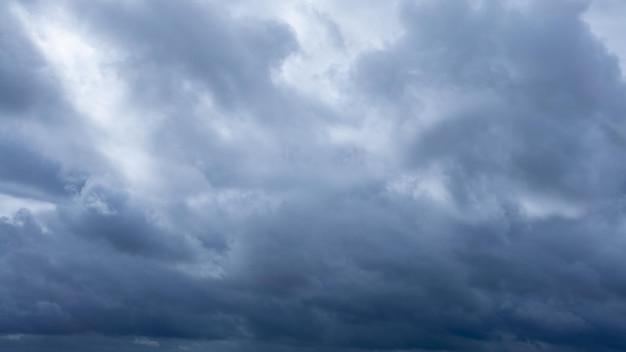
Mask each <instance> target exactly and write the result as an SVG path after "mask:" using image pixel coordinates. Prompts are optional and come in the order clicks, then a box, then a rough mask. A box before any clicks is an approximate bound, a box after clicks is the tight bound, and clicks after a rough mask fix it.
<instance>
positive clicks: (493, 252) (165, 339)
mask: <svg viewBox="0 0 626 352" xmlns="http://www.w3.org/2000/svg"><path fill="white" fill-rule="evenodd" d="M64 4H65V5H66V6H67V8H66V9H67V10H68V11H69V13H70V14H72V16H74V17H73V18H74V19H75V20H76V23H75V24H76V25H77V28H80V30H81V32H80V33H81V35H85V36H87V35H89V36H91V37H93V38H97V40H96V42H98V43H100V44H102V45H104V46H106V47H107V48H114V49H115V50H117V51H119V54H120V59H119V60H117V61H115V62H114V63H113V64H112V65H111V66H109V67H108V69H110V70H112V72H115V75H117V76H119V77H121V79H122V80H123V82H124V83H125V87H127V88H128V96H127V97H126V98H127V99H128V101H130V102H132V104H131V105H132V107H133V109H134V111H133V112H132V113H129V114H128V116H123V118H127V119H137V118H138V119H140V121H142V122H144V125H145V126H146V131H142V132H145V135H146V136H147V137H145V138H146V139H148V141H147V142H146V144H145V145H141V147H142V148H145V149H144V151H145V152H146V153H147V154H149V155H150V156H151V157H152V158H153V159H149V160H150V161H151V162H152V163H140V161H137V165H139V166H135V165H133V166H134V167H135V169H133V168H131V171H133V172H134V173H133V172H130V173H128V172H127V173H124V172H123V171H127V170H125V169H123V168H124V167H127V165H124V164H123V163H120V164H116V159H115V158H109V159H107V155H108V154H107V153H106V152H107V151H106V150H102V149H104V148H103V147H102V146H99V145H97V143H98V142H99V141H98V140H93V141H92V140H90V138H91V136H93V135H94V134H90V133H89V131H91V129H97V128H98V127H97V126H98V125H97V123H95V122H85V121H84V120H81V121H82V122H80V123H79V122H77V124H78V125H79V127H74V126H73V125H72V124H68V121H69V120H68V119H67V118H66V119H60V120H59V121H58V122H57V123H56V124H55V127H54V129H53V128H52V126H48V127H38V128H43V129H44V130H46V129H50V130H51V131H64V132H65V133H66V134H63V135H62V136H70V134H69V133H68V131H81V132H83V133H84V134H80V135H79V136H78V137H73V138H74V139H73V141H75V142H76V143H79V142H82V143H84V145H85V148H87V149H89V153H92V154H88V153H87V154H88V155H94V158H90V159H89V160H88V162H86V163H84V164H82V163H79V162H77V161H76V158H75V157H74V155H73V154H72V153H70V152H68V151H67V149H65V148H61V147H58V148H51V150H45V149H44V146H48V145H56V144H54V143H51V141H50V140H48V139H45V138H43V139H41V137H37V136H38V135H35V138H33V139H32V140H28V139H26V138H24V136H26V135H27V134H26V133H25V131H27V129H22V130H20V131H21V132H20V135H19V138H18V139H0V141H2V143H0V148H1V149H0V162H2V166H0V178H2V180H3V182H5V183H6V184H7V185H8V186H6V187H5V188H6V189H2V193H4V194H8V195H11V196H15V197H25V196H28V197H33V196H32V195H31V194H30V193H29V194H26V193H23V192H22V193H20V190H21V189H22V188H28V189H32V190H33V191H32V192H35V191H36V192H40V193H44V194H46V195H48V194H50V195H54V196H55V197H48V198H45V199H48V200H50V201H53V203H54V205H55V206H56V208H55V209H54V210H50V211H47V212H35V211H28V210H25V209H24V210H20V211H19V212H17V213H15V214H14V215H12V216H4V217H2V218H0V245H1V247H0V335H2V336H0V348H7V349H10V350H15V351H46V350H50V349H63V350H68V351H73V350H76V351H79V350H85V349H89V350H96V351H97V350H102V351H113V350H116V351H117V350H120V351H146V350H164V351H179V350H189V351H195V350H207V349H210V350H215V351H253V350H254V351H259V350H260V351H287V350H289V351H292V350H296V351H299V350H301V351H309V350H310V351H344V352H347V351H363V350H368V351H389V350H394V351H404V350H407V351H409V350H410V351H422V350H440V351H452V350H468V351H502V350H506V351H620V350H624V349H626V339H625V338H624V334H623V331H624V329H625V328H626V318H624V317H626V302H625V299H626V284H624V283H626V270H625V269H622V268H624V267H625V266H624V265H623V264H624V259H623V258H624V254H626V253H625V248H626V247H624V245H625V243H624V236H625V232H624V231H625V230H626V228H625V227H624V223H623V219H622V218H623V214H624V212H625V209H626V208H625V207H624V206H625V204H624V202H623V199H622V196H621V194H622V192H623V189H624V176H623V175H624V174H625V173H624V172H625V171H626V170H624V166H623V163H621V162H620V161H621V159H622V155H623V152H624V144H623V143H624V141H623V134H624V124H623V122H622V115H623V114H624V112H626V106H624V99H623V98H624V86H623V82H622V80H621V78H620V71H619V66H618V62H617V59H616V58H615V57H613V56H611V55H610V54H608V52H607V50H606V49H605V48H604V47H603V46H602V45H601V43H600V42H599V41H598V40H597V39H596V38H595V37H593V35H591V34H590V31H589V29H588V28H587V26H586V25H585V24H584V22H582V20H581V19H580V17H581V14H582V13H583V11H584V10H585V3H584V2H579V1H551V2H546V1H528V2H513V1H510V2H496V1H483V2H478V1H476V2H474V1H452V0H450V1H419V2H408V1H406V2H402V3H401V6H399V8H398V16H399V20H400V21H401V23H402V26H403V32H402V35H400V36H399V38H397V39H396V40H395V41H393V42H391V43H388V44H386V45H384V46H383V47H382V48H379V49H376V50H372V51H368V52H365V53H362V54H361V55H360V56H359V57H358V58H357V59H356V61H355V65H354V66H353V67H352V68H351V71H350V74H349V79H350V80H351V81H350V82H349V83H350V84H349V85H350V86H351V87H350V90H349V91H350V92H349V93H346V97H345V99H348V100H349V103H350V104H353V105H354V106H356V105H360V106H359V110H358V111H371V112H372V113H371V114H372V115H373V116H375V118H376V119H380V120H381V121H383V122H385V123H387V124H390V125H391V126H392V128H391V129H390V130H389V131H383V130H381V131H378V132H379V133H380V134H384V133H389V134H390V135H389V136H387V137H388V138H387V139H388V140H389V141H390V142H389V144H390V147H389V148H390V149H392V152H393V154H394V156H396V157H398V161H397V162H396V161H395V160H391V161H390V160H379V159H377V158H380V159H384V158H381V157H380V155H376V154H375V153H368V152H366V150H368V149H367V147H370V146H360V145H356V146H354V147H352V146H346V145H338V144H333V143H331V142H330V141H329V140H328V139H325V138H324V137H323V136H324V133H325V131H326V129H327V128H331V127H333V126H334V125H337V126H338V125H341V124H342V123H344V121H343V120H342V118H354V113H353V112H352V111H344V110H341V108H337V107H336V106H325V104H324V103H322V100H321V99H320V100H319V101H318V100H317V99H315V98H314V97H307V96H305V95H303V94H300V93H297V92H296V91H295V90H293V89H292V88H290V87H289V86H288V85H286V84H281V83H277V82H278V81H276V80H275V79H274V78H273V75H274V74H275V73H276V72H277V70H280V65H281V63H282V62H283V61H284V60H287V59H288V58H289V55H291V54H294V53H297V52H298V50H299V49H298V48H299V46H298V44H297V42H296V36H295V32H293V31H292V30H290V29H289V27H288V26H287V25H285V24H281V23H279V22H275V21H268V20H260V19H250V18H245V17H236V16H234V15H232V14H231V13H229V12H228V10H226V9H225V8H223V7H220V6H218V4H216V3H212V4H209V5H204V4H202V3H200V2H194V1H189V2H177V3H174V2H168V1H156V2H147V1H132V2H116V1H101V2H100V1H98V2H77V1H68V2H65V3H64ZM29 6H30V7H27V8H26V9H27V10H28V11H33V12H34V13H36V12H37V11H42V10H41V9H49V8H47V7H46V6H50V5H49V4H47V5H46V4H43V3H37V2H32V3H31V4H30V5H29ZM2 16H7V18H11V19H10V21H13V22H12V23H17V21H16V20H14V19H12V17H10V15H2ZM330 16H332V14H330ZM328 22H329V23H331V24H332V23H333V22H332V18H329V19H328ZM0 26H3V25H2V24H0ZM2 28H3V29H4V31H3V32H6V31H7V30H10V31H12V32H15V33H13V35H12V36H3V37H1V38H2V40H3V41H0V45H2V48H7V49H6V51H8V52H10V53H11V55H10V57H11V59H10V60H8V59H6V58H5V59H3V60H4V61H0V63H1V64H2V65H1V67H0V79H4V77H9V76H8V75H9V73H10V74H11V75H19V76H20V77H24V79H21V80H20V81H21V82H25V83H24V84H28V85H29V86H33V87H40V86H41V87H47V86H46V84H48V83H45V84H44V83H41V82H48V81H47V78H45V77H46V74H44V73H43V72H40V71H39V70H38V69H36V67H40V65H46V63H45V60H44V61H39V60H43V59H41V57H39V56H38V55H39V54H38V53H37V51H36V50H35V49H34V46H33V45H31V44H28V43H30V42H29V40H28V39H27V37H26V36H25V35H24V34H23V33H22V34H20V32H19V31H18V30H16V29H14V28H17V27H15V26H7V27H6V28H5V27H2ZM332 28H334V31H335V30H336V32H337V36H338V37H342V36H341V26H337V27H334V26H333V27H332ZM77 30H78V29H77ZM6 38H16V39H11V40H7V39H6ZM342 38H343V37H342ZM346 38H347V37H346ZM344 40H347V39H345V38H344ZM346 45H347V44H346ZM20 48H22V49H20ZM23 48H26V49H23ZM15 57H18V58H19V57H39V59H37V60H34V61H28V60H22V59H19V60H18V59H15ZM29 62H30V63H29ZM24 65H26V66H24ZM28 65H30V66H28ZM44 71H45V70H44ZM5 80H6V81H7V82H12V81H14V80H15V79H14V78H11V79H8V78H7V79H5ZM0 82H2V81H0ZM28 82H30V83H28ZM344 83H345V82H344ZM0 87H1V85H0ZM15 87H16V89H15V90H11V92H10V93H4V90H2V89H0V93H1V96H0V103H2V102H5V103H3V104H5V105H4V108H3V109H4V111H12V114H14V115H11V116H18V115H19V113H18V112H16V111H26V110H28V109H30V110H32V111H35V112H42V111H46V109H47V108H48V107H49V106H50V105H53V104H57V103H48V102H47V101H46V100H45V99H48V97H49V96H53V95H55V94H57V95H58V96H63V94H61V93H59V92H62V91H63V89H61V88H60V86H59V87H56V88H33V89H22V88H21V86H20V85H15ZM51 87H52V86H51ZM189 87H191V88H189ZM20 89H22V91H20ZM38 89H43V90H41V91H40V90H38ZM57 90H58V92H56V91H57ZM53 91H54V92H55V93H54V94H52V93H50V92H53ZM46 92H48V93H46ZM11 94H17V95H18V96H19V97H21V98H20V99H21V100H20V99H17V98H14V97H12V95H11ZM207 94H208V96H209V101H210V104H209V105H211V108H210V109H206V110H202V109H201V108H198V106H200V105H201V103H202V101H203V99H204V95H207ZM70 98H71V97H68V99H70ZM42 99H43V100H42ZM62 100H63V99H61V98H59V100H57V101H62ZM70 100H71V99H70ZM6 102H10V104H9V103H6ZM58 104H61V105H59V106H64V107H63V109H65V110H64V111H67V116H72V118H76V119H77V120H80V117H81V116H80V114H78V113H76V112H72V109H70V108H67V107H65V105H62V103H58ZM20 109H21V110H20ZM137 111H139V113H137ZM381 111H382V112H384V113H380V112H381ZM156 114H159V116H162V117H163V118H162V119H153V118H152V116H153V115H156ZM137 115H139V117H137ZM344 115H345V116H344ZM55 116H57V115H55ZM120 118H122V117H120ZM220 119H221V120H220ZM14 120H15V119H13V122H2V123H3V125H2V127H3V128H4V129H7V130H8V129H9V128H10V127H11V126H14V125H13V124H14V123H15V122H14ZM359 124H360V122H359V123H353V125H359ZM363 124H365V123H363ZM92 125H93V126H92ZM38 126H39V125H38ZM42 126H46V125H42ZM232 126H235V127H232ZM342 127H345V123H344V124H343V125H342ZM228 128H230V129H231V130H230V132H229V130H228ZM224 130H226V132H224ZM131 136H132V135H131ZM38 138H40V139H38ZM116 141H122V142H126V141H125V140H124V139H123V138H120V139H117V140H116ZM28 142H31V143H32V145H31V144H29V143H28ZM106 146H107V147H110V145H106ZM131 146H135V145H134V144H133V145H131ZM37 148H39V149H40V150H41V151H42V152H41V153H37V152H36V151H37V150H38V149H37ZM92 150H93V151H92ZM370 150H371V149H370ZM125 152H127V153H130V154H132V153H136V150H135V149H133V148H128V149H122V151H121V153H125ZM382 155H386V154H384V153H383V154H382ZM131 157H132V155H131ZM141 157H144V155H143V154H138V160H140V159H141ZM78 160H81V159H78ZM105 160H106V161H105ZM131 161H133V162H134V160H131ZM77 165H80V167H79V166H77ZM152 165H156V166H155V167H152ZM371 165H376V167H379V168H386V169H385V170H384V171H382V172H381V171H378V169H376V168H374V167H372V166H371ZM381 165H382V166H381ZM144 167H145V168H146V169H145V170H144ZM137 170H138V171H137ZM433 170H435V171H436V172H435V171H433ZM72 172H76V173H78V174H80V175H81V176H80V177H76V178H78V179H80V181H75V182H74V183H72V182H70V180H72V177H69V176H68V175H69V174H72ZM142 172H143V174H142ZM433 172H435V177H434V180H429V179H428V177H430V176H428V175H431V174H429V173H433ZM127 174H130V176H128V177H126V178H125V175H127ZM144 174H145V175H144ZM137 175H141V176H142V177H144V178H143V179H142V181H145V182H146V183H147V184H148V185H147V186H145V187H146V188H145V189H144V188H142V187H144V185H143V184H142V182H135V181H132V180H133V177H139V176H137ZM412 177H413V178H412ZM422 178H423V179H425V180H426V181H428V182H431V183H434V184H435V185H434V186H432V187H430V188H429V189H428V191H429V192H430V193H428V192H425V193H424V192H422V193H420V192H418V188H419V187H421V186H419V185H417V184H414V183H415V182H417V181H414V180H415V179H417V180H420V179H422ZM426 181H424V182H426ZM133 182H135V183H133ZM16 184H17V185H19V187H18V186H15V185H16ZM437 185H439V186H437ZM20 187H22V188H20ZM151 187H152V188H151ZM438 187H439V188H440V190H439V191H438V189H439V188H438ZM146 189H147V191H146ZM32 192H31V193H32ZM437 192H439V193H437ZM194 196H195V198H194ZM41 198H42V199H43V198H44V197H41ZM570 208H571V209H574V210H571V209H570Z"/></svg>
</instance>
